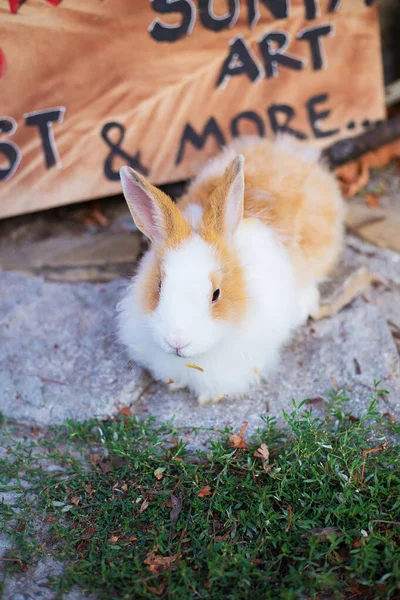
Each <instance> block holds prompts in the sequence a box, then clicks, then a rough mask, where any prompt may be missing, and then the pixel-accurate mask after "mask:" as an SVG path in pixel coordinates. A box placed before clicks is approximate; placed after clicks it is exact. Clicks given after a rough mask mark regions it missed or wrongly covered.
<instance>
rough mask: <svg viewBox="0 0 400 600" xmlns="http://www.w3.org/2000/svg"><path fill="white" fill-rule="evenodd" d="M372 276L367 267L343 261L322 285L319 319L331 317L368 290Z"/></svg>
mask: <svg viewBox="0 0 400 600" xmlns="http://www.w3.org/2000/svg"><path fill="white" fill-rule="evenodd" d="M371 282H372V275H371V273H370V272H369V271H368V269H367V267H365V266H362V265H357V264H355V263H345V262H344V261H341V262H340V263H339V265H338V266H337V267H336V269H335V270H334V271H333V273H332V274H331V275H330V277H329V279H327V280H326V281H324V282H323V283H322V284H321V285H320V294H321V296H320V307H319V313H318V315H317V319H324V318H326V317H331V316H333V315H335V314H336V313H338V312H339V311H340V310H341V309H342V308H343V307H344V306H347V305H348V304H350V302H352V301H353V300H354V298H356V297H357V296H359V295H361V294H362V293H363V292H365V291H366V290H368V288H369V286H370V284H371Z"/></svg>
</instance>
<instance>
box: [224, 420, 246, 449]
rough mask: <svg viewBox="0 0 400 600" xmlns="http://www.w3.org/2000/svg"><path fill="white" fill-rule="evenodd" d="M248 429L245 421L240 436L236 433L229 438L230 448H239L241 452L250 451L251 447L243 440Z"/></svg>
mask: <svg viewBox="0 0 400 600" xmlns="http://www.w3.org/2000/svg"><path fill="white" fill-rule="evenodd" d="M246 427H247V421H245V422H244V423H243V425H242V428H241V430H240V432H239V435H237V434H236V433H234V434H233V435H231V436H230V438H229V442H228V444H229V446H231V448H238V449H241V450H248V449H249V447H248V445H247V444H246V442H245V441H244V439H243V434H244V432H245V431H246Z"/></svg>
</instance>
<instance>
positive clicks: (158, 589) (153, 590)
mask: <svg viewBox="0 0 400 600" xmlns="http://www.w3.org/2000/svg"><path fill="white" fill-rule="evenodd" d="M165 586H166V582H165V581H162V582H161V583H160V585H159V586H157V587H153V586H149V587H148V588H147V591H148V592H150V594H155V595H156V596H162V595H163V593H164V590H165Z"/></svg>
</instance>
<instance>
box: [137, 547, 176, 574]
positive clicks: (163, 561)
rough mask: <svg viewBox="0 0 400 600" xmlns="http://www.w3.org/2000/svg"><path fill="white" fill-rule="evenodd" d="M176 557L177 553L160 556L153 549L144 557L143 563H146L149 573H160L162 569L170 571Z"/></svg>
mask: <svg viewBox="0 0 400 600" xmlns="http://www.w3.org/2000/svg"><path fill="white" fill-rule="evenodd" d="M177 558H178V555H177V554H173V555H172V556H160V555H159V554H156V553H155V551H154V549H153V550H151V551H150V552H149V553H148V555H147V556H146V558H145V559H144V564H145V565H147V567H148V569H149V571H150V573H162V572H163V571H170V570H171V568H172V564H173V563H174V562H175V561H176V559H177Z"/></svg>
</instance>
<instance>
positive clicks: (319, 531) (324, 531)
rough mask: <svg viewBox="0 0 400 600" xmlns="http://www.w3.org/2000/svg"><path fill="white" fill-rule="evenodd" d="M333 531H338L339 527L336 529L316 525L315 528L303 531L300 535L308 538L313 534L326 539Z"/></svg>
mask: <svg viewBox="0 0 400 600" xmlns="http://www.w3.org/2000/svg"><path fill="white" fill-rule="evenodd" d="M333 533H335V534H338V533H340V529H337V528H336V527H321V528H320V527H317V528H315V529H310V531H309V532H307V533H303V535H302V536H301V537H302V538H308V537H311V536H312V535H313V536H315V537H317V538H322V539H328V538H329V537H330V536H331V535H332V534H333Z"/></svg>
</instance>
